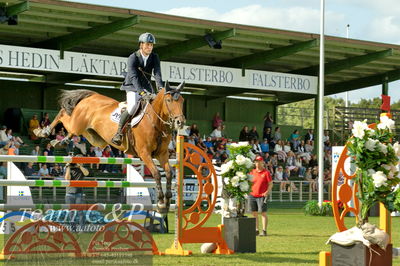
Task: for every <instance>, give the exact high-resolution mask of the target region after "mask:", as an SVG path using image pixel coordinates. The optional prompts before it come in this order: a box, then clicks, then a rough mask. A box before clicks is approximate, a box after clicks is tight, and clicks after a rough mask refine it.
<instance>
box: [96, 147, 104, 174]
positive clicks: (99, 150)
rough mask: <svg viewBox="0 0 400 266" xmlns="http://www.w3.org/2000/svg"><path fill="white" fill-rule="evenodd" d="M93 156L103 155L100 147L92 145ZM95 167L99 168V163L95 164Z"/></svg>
mask: <svg viewBox="0 0 400 266" xmlns="http://www.w3.org/2000/svg"><path fill="white" fill-rule="evenodd" d="M94 156H95V157H102V156H103V151H102V150H101V148H100V147H94ZM96 169H99V164H96Z"/></svg>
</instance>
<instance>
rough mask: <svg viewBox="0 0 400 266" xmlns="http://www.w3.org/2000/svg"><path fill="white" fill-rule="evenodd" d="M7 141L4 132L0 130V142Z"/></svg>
mask: <svg viewBox="0 0 400 266" xmlns="http://www.w3.org/2000/svg"><path fill="white" fill-rule="evenodd" d="M8 141H9V139H8V137H7V134H6V130H5V129H4V130H0V142H8Z"/></svg>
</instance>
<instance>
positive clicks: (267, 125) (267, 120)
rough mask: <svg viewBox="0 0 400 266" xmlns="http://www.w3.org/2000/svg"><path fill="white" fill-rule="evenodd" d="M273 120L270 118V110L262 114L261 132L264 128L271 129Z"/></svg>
mask: <svg viewBox="0 0 400 266" xmlns="http://www.w3.org/2000/svg"><path fill="white" fill-rule="evenodd" d="M273 122H274V120H273V119H272V115H271V113H270V112H267V114H266V115H265V116H264V128H263V132H264V131H265V129H266V128H270V129H272V123H273Z"/></svg>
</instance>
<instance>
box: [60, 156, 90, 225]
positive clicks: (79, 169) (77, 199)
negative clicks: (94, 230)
mask: <svg viewBox="0 0 400 266" xmlns="http://www.w3.org/2000/svg"><path fill="white" fill-rule="evenodd" d="M65 168H66V170H65V179H66V180H81V179H83V178H84V177H85V176H87V175H89V171H88V170H87V169H86V168H85V167H83V166H82V165H81V164H67V165H66V166H65ZM65 203H67V204H82V203H83V189H82V188H81V187H67V188H65ZM78 216H79V225H80V226H81V228H82V227H83V222H84V221H83V213H82V211H79V212H78ZM71 217H75V215H74V213H73V211H72V212H70V222H71V225H72V228H71V231H73V232H74V231H76V224H75V221H72V219H71Z"/></svg>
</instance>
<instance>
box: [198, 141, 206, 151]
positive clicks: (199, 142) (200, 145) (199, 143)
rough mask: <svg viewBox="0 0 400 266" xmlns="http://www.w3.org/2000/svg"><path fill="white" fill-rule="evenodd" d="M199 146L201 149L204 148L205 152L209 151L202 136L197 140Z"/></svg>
mask: <svg viewBox="0 0 400 266" xmlns="http://www.w3.org/2000/svg"><path fill="white" fill-rule="evenodd" d="M196 146H197V147H199V148H200V149H201V150H203V151H204V152H207V146H206V144H205V143H204V141H203V139H202V138H199V141H198V142H197V145H196Z"/></svg>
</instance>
